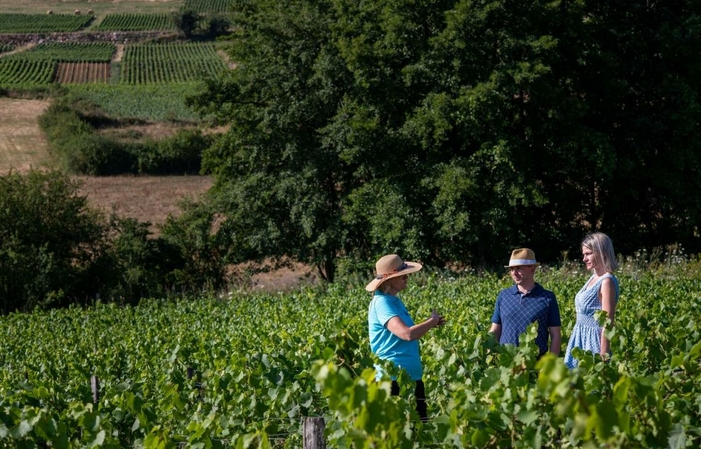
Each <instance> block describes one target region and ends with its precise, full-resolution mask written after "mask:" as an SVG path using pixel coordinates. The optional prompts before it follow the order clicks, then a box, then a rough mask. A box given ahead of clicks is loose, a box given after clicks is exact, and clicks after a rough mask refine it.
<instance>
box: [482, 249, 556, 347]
mask: <svg viewBox="0 0 701 449" xmlns="http://www.w3.org/2000/svg"><path fill="white" fill-rule="evenodd" d="M538 265H540V264H539V263H538V262H536V259H535V253H534V252H533V251H532V250H531V249H529V248H519V249H515V250H513V252H512V253H511V259H510V260H509V265H507V268H508V269H509V272H510V273H511V279H513V280H514V285H512V286H511V287H509V288H505V289H504V290H502V291H500V292H499V295H497V303H496V307H495V308H494V314H493V315H492V327H491V329H490V330H489V331H490V332H492V333H494V337H495V338H496V339H497V341H498V342H499V343H501V344H512V345H516V346H518V338H519V335H521V334H522V333H524V332H525V331H526V328H527V327H528V325H529V324H531V323H533V322H534V321H537V322H538V337H537V338H536V344H537V345H538V348H539V349H540V355H541V356H542V355H543V354H545V353H546V352H548V350H549V351H550V352H552V353H553V354H555V355H558V354H560V339H561V336H560V308H559V307H558V305H557V298H555V294H554V293H553V292H551V291H550V290H546V289H544V288H543V287H542V286H541V285H540V284H538V283H537V282H535V280H534V276H535V270H536V267H537V266H538ZM548 337H550V344H549V345H548Z"/></svg>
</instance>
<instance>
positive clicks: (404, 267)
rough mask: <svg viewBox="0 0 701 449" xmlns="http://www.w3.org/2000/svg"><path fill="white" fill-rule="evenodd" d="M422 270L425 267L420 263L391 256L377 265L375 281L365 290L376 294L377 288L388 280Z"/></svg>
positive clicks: (379, 261)
mask: <svg viewBox="0 0 701 449" xmlns="http://www.w3.org/2000/svg"><path fill="white" fill-rule="evenodd" d="M421 268H423V265H421V264H420V263H417V262H404V261H403V260H402V258H401V257H399V256H398V255H396V254H389V255H387V256H384V257H382V258H381V259H380V260H378V261H377V263H376V264H375V272H376V276H375V279H373V280H372V281H371V282H370V283H369V284H368V285H366V286H365V290H367V291H369V292H374V291H375V290H377V287H379V286H380V284H382V283H383V282H384V281H386V280H387V279H392V278H396V277H397V276H404V275H405V274H409V273H415V272H417V271H419V270H420V269H421Z"/></svg>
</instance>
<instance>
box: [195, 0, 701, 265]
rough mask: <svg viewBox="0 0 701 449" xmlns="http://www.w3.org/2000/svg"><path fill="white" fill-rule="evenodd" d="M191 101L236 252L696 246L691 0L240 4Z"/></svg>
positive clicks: (346, 257)
mask: <svg viewBox="0 0 701 449" xmlns="http://www.w3.org/2000/svg"><path fill="white" fill-rule="evenodd" d="M235 3H236V4H235V11H236V15H235V19H234V24H233V25H234V27H235V28H236V30H237V34H236V39H237V41H236V43H235V45H234V46H233V47H232V49H231V51H230V52H231V57H232V60H234V61H237V63H239V66H238V68H237V69H236V70H234V71H233V72H232V73H231V74H230V75H228V76H227V77H226V78H225V79H221V80H218V81H213V82H210V83H209V85H208V89H207V91H206V92H205V93H203V94H202V95H201V96H199V97H198V98H197V99H195V100H194V101H193V104H194V105H195V106H196V107H198V108H199V109H200V110H201V111H203V112H209V113H216V114H217V115H218V117H219V119H220V120H221V121H222V122H226V123H229V124H230V125H231V129H230V131H229V133H228V134H227V135H226V136H225V137H224V138H223V139H221V141H219V142H218V143H217V144H215V145H214V146H213V147H212V148H211V149H210V150H209V152H207V153H206V154H205V156H204V162H203V164H204V166H205V167H206V168H207V169H208V170H209V171H210V172H212V173H213V174H215V176H216V177H217V185H216V188H215V190H214V195H213V204H215V205H216V206H215V207H216V208H217V209H218V210H219V211H220V212H222V213H223V214H224V215H225V216H226V217H227V219H226V220H225V222H224V225H223V226H222V228H221V231H220V232H221V233H222V235H223V236H226V237H227V238H228V239H229V242H230V245H231V248H232V253H231V258H232V260H244V259H247V258H252V257H259V258H260V257H270V256H272V257H283V256H287V257H292V258H294V259H297V260H300V261H302V262H306V263H313V264H315V265H316V266H317V267H318V268H319V271H320V272H321V273H322V274H323V275H324V276H325V277H327V278H328V279H333V277H334V273H335V271H334V270H335V269H337V268H339V267H340V268H341V269H344V267H347V266H353V263H354V262H357V261H367V260H373V259H374V258H375V256H376V255H378V254H381V253H387V252H393V251H399V252H401V253H402V254H403V255H404V256H405V257H407V258H418V259H420V260H423V261H425V262H428V263H434V264H443V263H446V262H458V263H464V264H470V265H482V266H490V265H493V264H498V263H500V262H502V261H503V260H504V258H505V257H506V255H508V251H509V249H510V248H512V247H514V246H519V245H531V246H533V247H534V248H536V250H537V252H538V254H539V257H541V258H542V259H543V260H554V259H556V258H559V257H560V256H561V254H562V253H563V251H571V253H572V254H576V253H577V252H578V250H579V242H580V240H581V238H582V237H583V235H584V234H585V233H587V232H590V231H593V230H597V229H600V230H603V231H605V232H607V233H609V234H610V235H611V236H612V238H613V239H614V241H615V243H616V247H617V249H618V250H619V251H621V252H623V253H630V252H632V251H633V250H636V249H639V248H643V247H653V246H661V245H666V244H670V243H680V244H682V245H683V246H684V247H686V248H687V250H689V251H693V252H696V251H698V250H699V230H698V225H699V205H700V204H701V201H700V200H701V198H700V197H699V195H700V193H699V192H701V190H700V189H699V187H701V186H700V185H699V176H698V166H699V158H700V157H701V152H699V148H698V143H697V139H695V138H694V137H695V134H698V132H699V122H698V117H699V114H698V112H699V99H698V94H699V81H698V80H699V77H698V76H697V75H698V71H699V67H700V65H699V62H700V56H699V55H701V53H699V51H698V50H699V44H700V42H701V41H700V37H699V36H701V35H700V34H699V31H701V30H700V29H699V28H700V26H701V21H700V20H699V8H700V6H699V4H698V3H697V2H690V1H673V2H665V3H663V2H654V3H650V2H642V1H617V2H613V1H583V2H582V1H577V2H575V1H561V2H546V1H535V2H533V1H528V2H526V1H519V0H512V1H497V2H474V1H467V0H465V1H447V0H446V1H433V2H423V1H418V2H417V1H408V0H384V1H380V2H354V1H350V0H316V1H312V0H296V1H292V2H285V4H284V5H282V4H280V3H279V2H275V1H272V0H270V1H268V0H261V1H259V2H256V3H255V5H253V4H251V3H250V2H247V1H237V2H235Z"/></svg>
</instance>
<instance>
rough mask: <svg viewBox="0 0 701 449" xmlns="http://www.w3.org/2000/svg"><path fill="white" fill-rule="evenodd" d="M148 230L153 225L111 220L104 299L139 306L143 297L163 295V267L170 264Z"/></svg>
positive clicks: (112, 218)
mask: <svg viewBox="0 0 701 449" xmlns="http://www.w3.org/2000/svg"><path fill="white" fill-rule="evenodd" d="M148 227H149V223H140V222H138V221H136V220H134V219H131V218H127V219H121V218H119V217H114V216H113V217H111V225H110V231H111V233H112V237H111V239H110V243H111V244H110V246H109V249H108V251H107V254H108V257H109V259H108V261H109V265H108V266H107V269H106V270H105V271H106V273H107V275H106V276H105V277H106V279H104V284H105V287H104V289H103V292H102V294H101V296H102V297H103V298H105V299H107V300H111V301H115V302H117V303H121V304H125V303H126V304H137V303H138V302H139V301H140V300H141V298H148V297H160V296H163V294H164V292H165V286H164V285H163V282H161V278H162V276H163V275H164V274H165V273H164V270H163V269H162V267H163V266H164V265H166V264H168V262H169V261H167V260H164V258H163V257H162V255H161V254H160V250H159V244H158V240H156V239H154V238H152V236H151V233H150V231H149V229H148Z"/></svg>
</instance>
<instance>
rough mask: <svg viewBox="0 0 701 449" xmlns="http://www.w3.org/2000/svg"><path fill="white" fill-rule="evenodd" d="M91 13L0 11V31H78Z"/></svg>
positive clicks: (89, 17) (89, 19)
mask: <svg viewBox="0 0 701 449" xmlns="http://www.w3.org/2000/svg"><path fill="white" fill-rule="evenodd" d="M92 19H93V16H92V15H76V14H13V13H9V14H8V13H0V33H55V32H69V31H78V30H80V29H81V28H84V27H86V26H87V25H88V24H90V22H91V21H92Z"/></svg>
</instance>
